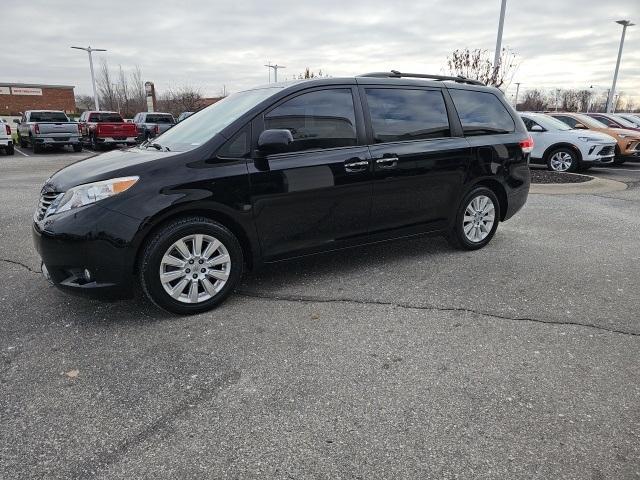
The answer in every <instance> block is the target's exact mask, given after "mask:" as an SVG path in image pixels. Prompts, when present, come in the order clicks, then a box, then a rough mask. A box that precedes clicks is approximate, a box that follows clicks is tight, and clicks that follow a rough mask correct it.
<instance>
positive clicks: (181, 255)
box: [139, 217, 244, 315]
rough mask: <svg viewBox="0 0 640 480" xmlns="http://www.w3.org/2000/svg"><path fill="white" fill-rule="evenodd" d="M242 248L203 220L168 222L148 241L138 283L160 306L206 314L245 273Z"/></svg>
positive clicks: (224, 231) (221, 228)
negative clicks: (243, 271)
mask: <svg viewBox="0 0 640 480" xmlns="http://www.w3.org/2000/svg"><path fill="white" fill-rule="evenodd" d="M243 261H244V260H243V254H242V247H241V246H240V243H239V242H238V239H237V238H236V237H235V235H233V233H231V232H230V231H229V230H228V229H227V228H226V227H224V226H223V225H221V224H219V223H217V222H214V221H213V220H210V219H208V218H204V217H189V218H183V219H179V220H176V221H173V222H171V223H169V224H168V225H166V226H164V227H163V228H161V229H160V230H159V231H158V232H156V233H155V234H154V235H153V237H152V238H151V239H150V241H149V242H148V244H147V246H146V247H145V249H144V252H143V254H142V259H141V262H140V269H139V270H140V271H139V275H140V283H141V285H142V289H143V291H144V292H145V294H146V295H147V297H148V298H149V299H150V300H151V301H152V302H153V303H155V304H156V305H158V306H159V307H160V308H163V309H165V310H168V311H170V312H173V313H178V314H183V315H185V314H186V315H189V314H194V313H201V312H205V311H207V310H210V309H212V308H214V307H215V306H217V305H218V304H220V303H221V302H222V301H223V300H224V299H225V298H227V297H228V296H229V294H230V293H231V292H232V291H233V290H234V288H235V287H236V285H237V284H238V282H239V281H240V278H241V276H242V270H243Z"/></svg>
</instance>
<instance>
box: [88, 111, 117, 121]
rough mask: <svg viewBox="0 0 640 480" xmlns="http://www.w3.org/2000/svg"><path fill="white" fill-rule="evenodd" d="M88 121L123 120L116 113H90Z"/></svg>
mask: <svg viewBox="0 0 640 480" xmlns="http://www.w3.org/2000/svg"><path fill="white" fill-rule="evenodd" d="M89 121H90V122H98V123H100V122H110V123H120V122H124V120H123V119H122V117H121V116H120V115H119V114H117V113H111V112H109V113H92V114H91V115H89Z"/></svg>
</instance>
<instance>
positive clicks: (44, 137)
mask: <svg viewBox="0 0 640 480" xmlns="http://www.w3.org/2000/svg"><path fill="white" fill-rule="evenodd" d="M16 123H17V124H18V143H19V144H20V146H21V147H26V146H27V145H30V146H31V148H33V153H38V152H40V151H41V150H42V149H43V148H45V147H52V146H53V147H57V146H64V145H71V146H72V147H73V151H74V152H80V151H82V144H81V143H80V128H79V126H78V124H77V123H76V122H71V121H70V120H69V117H67V115H66V114H65V113H64V112H62V111H59V110H28V111H26V112H24V113H23V114H22V119H21V120H19V121H16Z"/></svg>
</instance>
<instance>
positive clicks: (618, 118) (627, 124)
mask: <svg viewBox="0 0 640 480" xmlns="http://www.w3.org/2000/svg"><path fill="white" fill-rule="evenodd" d="M611 116H612V117H613V118H614V119H615V121H616V122H618V123H619V124H620V125H622V126H623V127H627V128H635V125H634V124H633V123H632V122H630V121H629V120H627V119H626V118H624V117H621V116H620V115H611Z"/></svg>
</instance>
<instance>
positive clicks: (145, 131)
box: [0, 110, 176, 153]
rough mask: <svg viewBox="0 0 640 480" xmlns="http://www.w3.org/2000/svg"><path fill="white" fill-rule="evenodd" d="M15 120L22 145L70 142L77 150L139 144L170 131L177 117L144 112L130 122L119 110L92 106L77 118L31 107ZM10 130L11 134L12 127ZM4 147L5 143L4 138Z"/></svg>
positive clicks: (36, 147)
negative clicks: (94, 108)
mask: <svg viewBox="0 0 640 480" xmlns="http://www.w3.org/2000/svg"><path fill="white" fill-rule="evenodd" d="M15 123H17V125H18V126H17V137H18V139H17V143H18V144H19V145H20V146H21V147H31V148H32V149H33V151H34V153H37V152H40V151H41V150H42V149H44V148H46V147H62V146H66V145H68V146H71V147H73V150H74V151H76V152H79V151H81V150H82V148H83V146H86V147H90V148H91V149H93V150H100V149H102V148H104V147H109V146H111V147H118V146H131V145H136V144H137V143H140V142H143V141H148V140H150V139H152V138H154V137H156V136H158V135H160V134H161V133H164V132H166V131H167V130H168V129H170V128H171V127H173V125H175V124H176V121H175V120H174V118H173V116H172V115H171V114H170V113H164V112H141V113H138V114H136V116H135V117H134V118H133V120H132V121H131V122H127V121H125V120H124V118H122V115H120V114H119V113H118V112H111V111H93V110H92V111H87V112H84V113H83V114H82V115H81V116H80V118H79V120H78V122H73V121H71V120H70V119H69V117H68V116H67V115H66V114H65V113H64V112H62V111H59V110H28V111H26V112H24V113H23V114H22V118H21V119H20V120H15ZM5 125H6V124H5ZM7 128H8V126H7ZM8 132H9V138H11V130H10V129H9V130H8ZM0 138H1V137H0ZM0 147H4V143H3V141H2V140H0ZM7 148H8V147H7ZM11 148H13V143H11Z"/></svg>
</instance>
